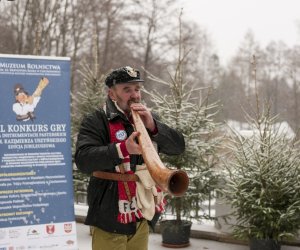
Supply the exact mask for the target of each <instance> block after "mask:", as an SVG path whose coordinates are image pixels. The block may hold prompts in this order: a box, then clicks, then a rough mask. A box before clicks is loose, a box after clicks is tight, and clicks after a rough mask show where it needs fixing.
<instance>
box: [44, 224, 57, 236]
mask: <svg viewBox="0 0 300 250" xmlns="http://www.w3.org/2000/svg"><path fill="white" fill-rule="evenodd" d="M46 232H47V234H54V232H55V225H46Z"/></svg>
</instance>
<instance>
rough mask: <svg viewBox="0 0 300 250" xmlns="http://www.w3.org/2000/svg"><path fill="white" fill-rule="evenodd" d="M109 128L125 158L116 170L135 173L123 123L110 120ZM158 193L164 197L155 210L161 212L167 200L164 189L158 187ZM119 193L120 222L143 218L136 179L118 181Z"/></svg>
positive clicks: (113, 139)
mask: <svg viewBox="0 0 300 250" xmlns="http://www.w3.org/2000/svg"><path fill="white" fill-rule="evenodd" d="M109 129H110V139H111V142H114V143H116V145H117V150H118V152H119V155H120V156H121V158H122V159H123V160H122V164H120V165H118V166H116V167H115V170H116V172H117V173H123V174H134V172H133V171H132V170H131V168H130V155H129V153H128V152H127V149H126V146H125V141H126V139H127V133H126V131H125V128H124V125H123V123H122V122H120V121H114V122H112V121H110V122H109ZM157 193H158V194H160V195H158V197H162V198H161V199H159V201H158V203H157V204H155V212H158V213H161V212H163V211H164V206H165V204H166V200H165V199H164V198H163V194H162V191H161V189H159V188H158V187H157ZM118 195H119V202H118V205H119V214H118V222H120V223H123V224H127V223H130V222H135V221H136V219H141V218H143V214H142V212H141V210H140V209H139V208H138V205H137V198H136V183H135V181H127V182H123V181H118Z"/></svg>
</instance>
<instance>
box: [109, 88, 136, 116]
mask: <svg viewBox="0 0 300 250" xmlns="http://www.w3.org/2000/svg"><path fill="white" fill-rule="evenodd" d="M108 95H109V97H110V98H111V99H112V100H113V101H117V104H118V106H119V107H120V108H121V109H122V110H123V111H125V112H128V113H129V112H130V106H129V104H130V102H140V101H141V85H140V83H139V82H131V83H121V84H116V85H115V86H113V87H111V88H110V89H109V91H108Z"/></svg>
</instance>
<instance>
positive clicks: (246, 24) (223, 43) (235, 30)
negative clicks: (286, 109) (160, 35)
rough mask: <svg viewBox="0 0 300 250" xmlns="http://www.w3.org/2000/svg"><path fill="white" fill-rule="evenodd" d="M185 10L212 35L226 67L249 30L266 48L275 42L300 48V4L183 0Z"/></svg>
mask: <svg viewBox="0 0 300 250" xmlns="http://www.w3.org/2000/svg"><path fill="white" fill-rule="evenodd" d="M182 7H183V11H184V16H185V18H187V19H189V18H190V19H192V20H194V21H196V22H197V23H199V24H200V26H202V27H204V28H205V29H206V30H207V32H208V33H209V34H210V37H211V38H212V39H213V42H214V46H215V48H216V49H217V52H218V54H219V55H220V57H221V62H223V63H226V62H227V61H228V59H229V58H230V57H231V56H232V55H233V54H234V53H235V52H236V50H237V49H238V46H239V45H240V43H241V42H242V40H243V38H244V36H245V34H246V32H247V30H249V29H251V30H252V31H253V33H254V35H255V39H256V40H257V41H258V42H259V43H260V44H261V46H263V47H264V46H265V45H266V44H268V43H269V42H270V41H271V40H274V41H279V40H282V41H284V42H285V43H286V44H287V45H288V46H293V45H295V44H296V43H298V44H300V31H299V30H298V28H297V23H300V0H182Z"/></svg>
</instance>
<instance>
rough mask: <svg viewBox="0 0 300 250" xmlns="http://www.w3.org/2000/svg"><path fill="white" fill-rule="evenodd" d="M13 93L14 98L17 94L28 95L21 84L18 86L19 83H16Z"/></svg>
mask: <svg viewBox="0 0 300 250" xmlns="http://www.w3.org/2000/svg"><path fill="white" fill-rule="evenodd" d="M14 93H15V96H17V95H18V94H21V93H24V94H26V95H28V93H27V92H26V91H25V89H24V88H23V86H22V84H20V83H17V84H16V85H15V86H14Z"/></svg>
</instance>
